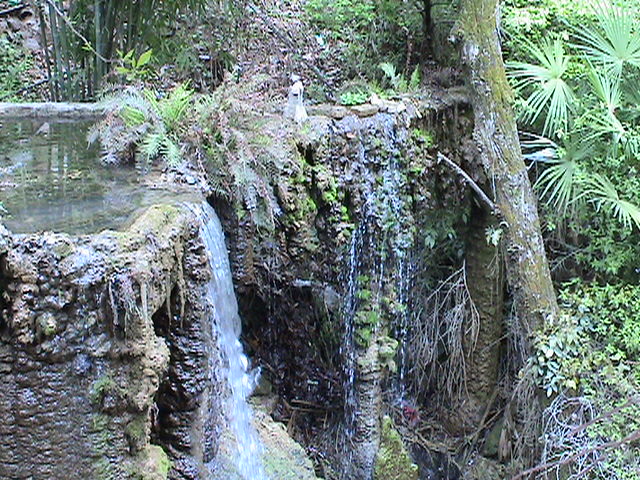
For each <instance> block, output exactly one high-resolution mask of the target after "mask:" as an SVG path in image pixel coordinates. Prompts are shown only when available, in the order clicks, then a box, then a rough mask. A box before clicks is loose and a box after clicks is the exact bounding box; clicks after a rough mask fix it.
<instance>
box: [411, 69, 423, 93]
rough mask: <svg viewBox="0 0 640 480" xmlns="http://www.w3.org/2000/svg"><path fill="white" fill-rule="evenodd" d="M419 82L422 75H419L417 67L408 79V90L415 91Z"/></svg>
mask: <svg viewBox="0 0 640 480" xmlns="http://www.w3.org/2000/svg"><path fill="white" fill-rule="evenodd" d="M421 81H422V75H421V74H420V66H417V67H416V68H415V70H413V73H412V74H411V78H410V79H409V90H412V91H413V90H417V89H418V87H419V86H420V82H421Z"/></svg>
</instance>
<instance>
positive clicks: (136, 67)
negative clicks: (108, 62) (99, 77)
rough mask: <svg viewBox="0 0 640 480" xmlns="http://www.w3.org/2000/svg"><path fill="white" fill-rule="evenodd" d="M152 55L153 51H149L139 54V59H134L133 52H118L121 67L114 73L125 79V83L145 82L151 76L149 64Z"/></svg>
mask: <svg viewBox="0 0 640 480" xmlns="http://www.w3.org/2000/svg"><path fill="white" fill-rule="evenodd" d="M152 54H153V50H151V49H149V50H147V51H146V52H144V53H142V54H140V56H139V57H136V55H135V51H134V50H129V51H128V52H127V53H124V52H122V51H118V56H119V57H120V60H119V62H120V64H121V65H120V66H118V67H116V72H118V73H119V74H121V75H123V76H124V77H125V81H126V83H133V82H135V81H139V80H145V79H146V78H148V77H149V76H150V75H151V69H150V68H149V62H150V61H151V56H152Z"/></svg>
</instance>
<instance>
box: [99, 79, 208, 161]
mask: <svg viewBox="0 0 640 480" xmlns="http://www.w3.org/2000/svg"><path fill="white" fill-rule="evenodd" d="M193 95H194V93H193V91H192V90H190V89H189V88H188V86H187V85H184V84H181V85H178V86H177V87H175V88H174V89H173V90H171V91H170V92H169V94H168V95H167V96H164V97H162V96H160V95H159V93H158V92H155V91H153V90H143V91H142V92H140V91H138V90H136V89H128V90H126V91H125V92H124V93H122V94H119V95H116V96H114V97H112V98H109V99H107V100H105V105H106V107H107V110H108V111H109V112H110V113H109V114H108V115H107V116H106V118H105V119H104V120H103V121H101V122H99V123H98V124H97V125H96V126H95V127H94V128H93V129H92V131H91V132H90V135H89V139H90V141H95V140H97V139H100V143H101V145H102V151H103V161H104V162H105V163H120V162H122V161H127V160H129V159H130V158H131V152H136V151H137V154H138V156H139V157H140V159H141V160H143V162H144V164H145V165H148V164H149V163H150V162H151V161H153V160H154V159H155V158H158V157H160V158H162V159H163V160H164V161H165V162H166V163H167V164H168V165H169V166H170V167H177V166H179V165H180V164H181V163H182V147H181V144H182V140H183V139H182V137H183V135H184V134H185V132H186V128H187V117H186V115H187V113H188V112H189V111H193V110H194V109H195V108H196V107H195V102H194V98H193Z"/></svg>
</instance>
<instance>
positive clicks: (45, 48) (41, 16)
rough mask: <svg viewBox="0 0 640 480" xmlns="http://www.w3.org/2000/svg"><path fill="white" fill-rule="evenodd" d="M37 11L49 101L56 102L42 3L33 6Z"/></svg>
mask: <svg viewBox="0 0 640 480" xmlns="http://www.w3.org/2000/svg"><path fill="white" fill-rule="evenodd" d="M35 8H36V9H37V10H38V22H40V37H41V38H42V50H43V53H44V63H45V65H46V67H47V77H48V82H49V93H50V94H51V100H53V101H54V102H55V101H57V97H56V89H55V82H52V81H51V80H52V77H51V58H50V57H49V42H48V41H47V29H46V28H45V20H44V12H43V9H44V7H43V5H42V3H40V2H38V4H37V5H36V6H35Z"/></svg>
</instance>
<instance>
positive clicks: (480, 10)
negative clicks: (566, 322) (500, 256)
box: [456, 0, 558, 336]
mask: <svg viewBox="0 0 640 480" xmlns="http://www.w3.org/2000/svg"><path fill="white" fill-rule="evenodd" d="M497 19H498V0H462V11H461V13H460V20H459V22H458V25H457V28H456V33H457V36H458V38H461V40H462V57H463V61H464V63H465V66H466V67H467V70H468V79H469V87H470V93H471V98H472V104H473V109H474V117H475V127H474V137H475V140H476V142H477V144H478V147H479V150H480V155H481V158H482V162H483V167H484V170H485V172H486V174H487V177H488V178H489V179H490V181H491V182H492V184H493V189H494V192H493V193H494V195H495V201H496V205H497V207H498V209H499V214H500V217H501V218H500V219H501V220H502V224H503V226H504V228H505V232H504V241H505V247H506V271H507V281H508V283H509V287H510V289H511V293H512V295H513V297H514V301H515V305H516V308H517V316H518V319H519V323H520V327H521V328H522V333H524V335H525V336H530V335H531V334H532V333H533V332H534V331H535V329H536V328H538V327H539V326H541V325H542V324H543V323H544V322H548V321H549V322H550V321H554V319H556V318H557V317H558V304H557V300H556V296H555V292H554V289H553V284H552V282H551V274H550V272H549V265H548V262H547V258H546V254H545V250H544V244H543V241H542V234H541V232H540V221H539V218H538V211H537V202H536V198H535V196H534V193H533V190H532V188H531V184H530V182H529V178H528V176H527V170H526V168H525V165H524V161H523V157H522V151H521V150H520V143H519V140H518V132H517V127H516V122H515V118H514V115H513V110H512V107H511V103H512V91H511V88H510V86H509V84H508V82H507V78H506V74H505V68H504V63H503V61H502V53H501V49H500V42H499V39H498V32H497Z"/></svg>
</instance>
